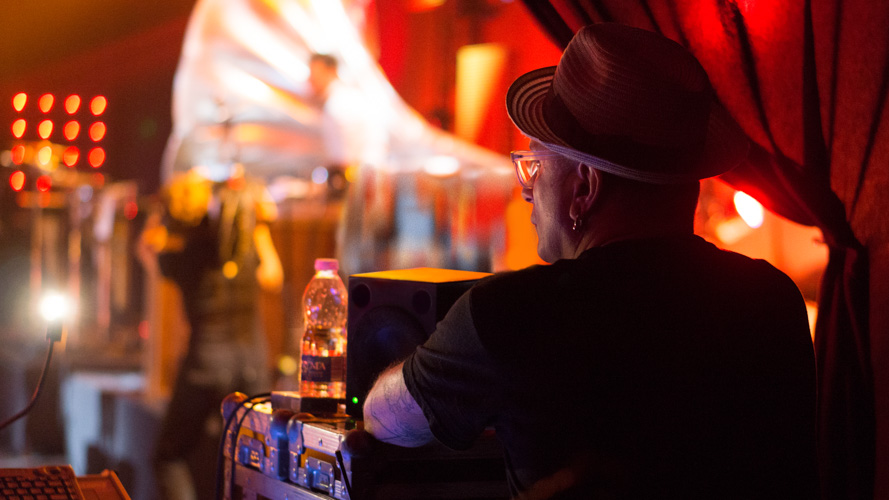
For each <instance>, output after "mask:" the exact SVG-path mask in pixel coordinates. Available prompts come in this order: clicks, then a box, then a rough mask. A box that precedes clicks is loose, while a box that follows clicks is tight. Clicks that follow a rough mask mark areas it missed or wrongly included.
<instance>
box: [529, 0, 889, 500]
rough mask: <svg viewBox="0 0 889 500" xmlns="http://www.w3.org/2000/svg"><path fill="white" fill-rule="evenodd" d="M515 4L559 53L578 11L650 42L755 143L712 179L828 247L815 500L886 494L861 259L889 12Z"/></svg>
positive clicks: (879, 183)
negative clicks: (687, 54)
mask: <svg viewBox="0 0 889 500" xmlns="http://www.w3.org/2000/svg"><path fill="white" fill-rule="evenodd" d="M523 1H524V3H525V4H526V5H527V6H528V7H529V9H530V10H531V12H532V13H535V15H536V12H538V11H547V12H549V16H547V17H540V16H538V21H539V22H540V25H541V27H542V28H543V29H544V30H545V31H546V32H547V33H549V34H550V36H551V37H552V39H553V40H554V41H555V42H556V43H558V44H559V45H560V46H562V47H564V46H565V45H566V44H567V41H568V40H567V39H566V38H565V31H564V30H565V26H568V27H569V28H570V30H571V31H572V32H574V31H576V30H577V29H579V28H580V27H581V24H580V18H581V17H582V16H578V15H577V14H576V13H577V12H583V13H586V14H587V18H593V20H594V21H596V22H606V21H607V22H612V21H613V22H622V23H625V24H629V25H633V26H638V27H640V28H645V29H650V30H654V31H659V32H661V33H663V34H664V35H665V36H668V37H670V38H672V39H674V40H676V41H678V42H679V43H682V44H683V45H685V46H686V47H688V48H689V49H690V50H691V51H692V52H693V53H694V54H695V55H696V56H698V58H699V59H700V60H701V63H702V64H703V65H704V67H705V69H706V70H707V72H708V73H709V74H710V76H711V81H712V83H713V86H714V89H715V91H716V94H717V95H718V96H719V99H720V101H721V103H722V104H723V105H724V107H725V108H726V109H727V110H728V111H729V112H730V113H731V114H732V116H733V117H734V118H735V120H736V121H738V123H739V124H740V125H741V126H742V128H743V129H744V130H745V132H746V133H747V135H748V136H749V137H750V139H751V140H752V142H753V147H752V149H751V154H750V157H749V160H748V161H747V162H746V163H745V164H743V165H741V166H739V167H738V168H736V169H734V170H733V171H731V172H729V173H728V174H725V175H723V176H722V177H721V178H722V179H723V180H725V181H726V182H728V183H730V184H732V185H733V186H734V187H736V188H738V189H741V190H743V191H745V192H747V193H748V194H750V195H751V196H754V197H755V198H757V199H758V200H759V201H760V202H761V203H762V204H763V205H764V206H766V207H767V208H769V209H770V210H772V211H774V212H775V213H778V214H779V215H782V216H784V217H786V218H788V219H790V220H793V221H795V222H798V223H801V224H805V225H812V226H817V227H818V228H820V229H821V231H822V234H823V235H824V238H825V242H826V243H827V245H828V248H829V261H828V266H827V269H826V270H825V273H824V275H823V277H822V282H821V286H820V290H819V316H818V321H817V324H816V329H815V350H816V359H817V363H818V376H817V382H818V391H819V397H818V414H819V415H818V443H819V465H820V471H821V476H822V484H821V491H822V498H825V499H828V498H830V499H833V498H842V499H853V498H854V499H858V498H861V499H867V498H880V497H881V495H889V485H885V484H881V483H885V482H886V481H889V464H885V463H877V458H876V457H877V452H876V450H877V449H878V446H880V444H879V442H878V441H877V440H878V439H879V440H881V441H882V442H883V443H884V445H886V446H889V436H886V434H887V433H889V424H886V423H883V424H881V423H880V422H882V420H881V419H880V418H879V417H878V416H877V414H876V410H875V408H877V409H879V408H881V407H887V406H889V403H886V402H885V401H884V400H885V399H887V398H889V388H886V387H883V388H881V387H877V386H876V383H875V375H874V370H876V369H878V368H880V369H881V366H882V364H880V363H875V362H873V361H872V346H871V343H872V342H871V341H872V336H873V335H879V334H880V329H881V327H882V328H883V329H885V328H886V327H887V326H886V325H873V324H871V316H872V314H873V313H872V312H871V311H870V304H871V302H878V303H883V302H885V300H872V299H873V297H871V296H870V295H869V294H870V280H872V279H878V278H877V277H874V276H871V274H870V273H871V270H870V268H869V266H870V264H869V262H868V255H869V252H868V248H869V247H873V248H880V247H879V246H878V245H884V246H885V245H886V243H884V242H885V241H886V238H887V235H889V227H887V224H886V222H884V219H886V218H887V217H885V214H889V207H887V202H880V201H879V200H881V199H882V198H886V199H889V196H887V195H886V192H885V190H886V189H887V188H889V185H887V182H886V180H887V179H889V161H886V160H887V158H889V119H887V116H886V115H887V114H889V113H885V112H884V110H883V108H884V107H885V106H887V105H889V104H887V103H886V102H885V101H886V98H887V97H886V95H887V89H889V49H885V45H886V43H884V42H889V34H887V33H889V32H887V30H886V29H885V26H886V22H887V21H889V2H877V3H868V2H866V1H864V0H792V1H789V2H749V1H743V2H742V1H740V0H701V1H689V0H662V1H657V0H636V1H627V0H624V1H621V0H553V1H551V2H543V1H537V0H523ZM813 2H814V3H815V8H814V10H813V5H812V4H813ZM552 12H559V13H562V16H561V17H560V18H558V19H556V18H554V17H553V16H552ZM875 35H879V36H875ZM869 44H878V45H876V46H872V45H869ZM879 44H882V45H879ZM863 103H868V105H865V104H863ZM874 156H876V157H878V158H879V159H877V158H874ZM859 205H861V206H863V207H865V208H859ZM853 217H854V219H853ZM882 278H883V279H887V277H882ZM876 317H879V318H882V316H876ZM884 333H885V332H884ZM880 374H881V375H885V374H883V372H880ZM886 378H889V376H882V378H881V377H879V376H878V377H876V380H883V379H886ZM877 402H880V403H882V404H877ZM884 418H885V417H884ZM878 429H882V430H883V432H882V433H880V432H878ZM881 471H882V472H881ZM875 478H878V479H875Z"/></svg>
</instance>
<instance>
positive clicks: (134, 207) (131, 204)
mask: <svg viewBox="0 0 889 500" xmlns="http://www.w3.org/2000/svg"><path fill="white" fill-rule="evenodd" d="M123 215H124V217H126V218H127V220H133V219H135V218H136V216H137V215H139V205H138V204H137V203H136V202H135V201H128V202H127V203H126V204H125V205H124V206H123Z"/></svg>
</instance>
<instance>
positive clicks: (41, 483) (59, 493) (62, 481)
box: [0, 465, 83, 500]
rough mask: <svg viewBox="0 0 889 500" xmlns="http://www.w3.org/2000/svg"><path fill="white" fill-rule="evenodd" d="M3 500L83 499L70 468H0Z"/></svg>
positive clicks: (53, 466)
mask: <svg viewBox="0 0 889 500" xmlns="http://www.w3.org/2000/svg"><path fill="white" fill-rule="evenodd" d="M0 498H3V499H4V500H25V499H33V500H82V499H83V493H82V492H81V491H80V486H78V485H77V476H76V475H75V474H74V469H72V468H71V466H69V465H49V466H44V467H30V468H18V469H0Z"/></svg>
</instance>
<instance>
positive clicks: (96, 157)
mask: <svg viewBox="0 0 889 500" xmlns="http://www.w3.org/2000/svg"><path fill="white" fill-rule="evenodd" d="M89 161H90V165H92V167H93V168H99V167H101V166H102V164H103V163H105V150H104V149H102V148H93V149H92V150H91V151H90V156H89Z"/></svg>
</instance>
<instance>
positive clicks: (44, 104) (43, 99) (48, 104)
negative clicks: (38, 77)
mask: <svg viewBox="0 0 889 500" xmlns="http://www.w3.org/2000/svg"><path fill="white" fill-rule="evenodd" d="M55 102H56V98H55V96H53V95H52V94H43V95H42V96H40V101H38V102H37V106H39V107H40V111H43V112H44V113H49V110H51V109H52V105H53V104H54V103H55Z"/></svg>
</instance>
